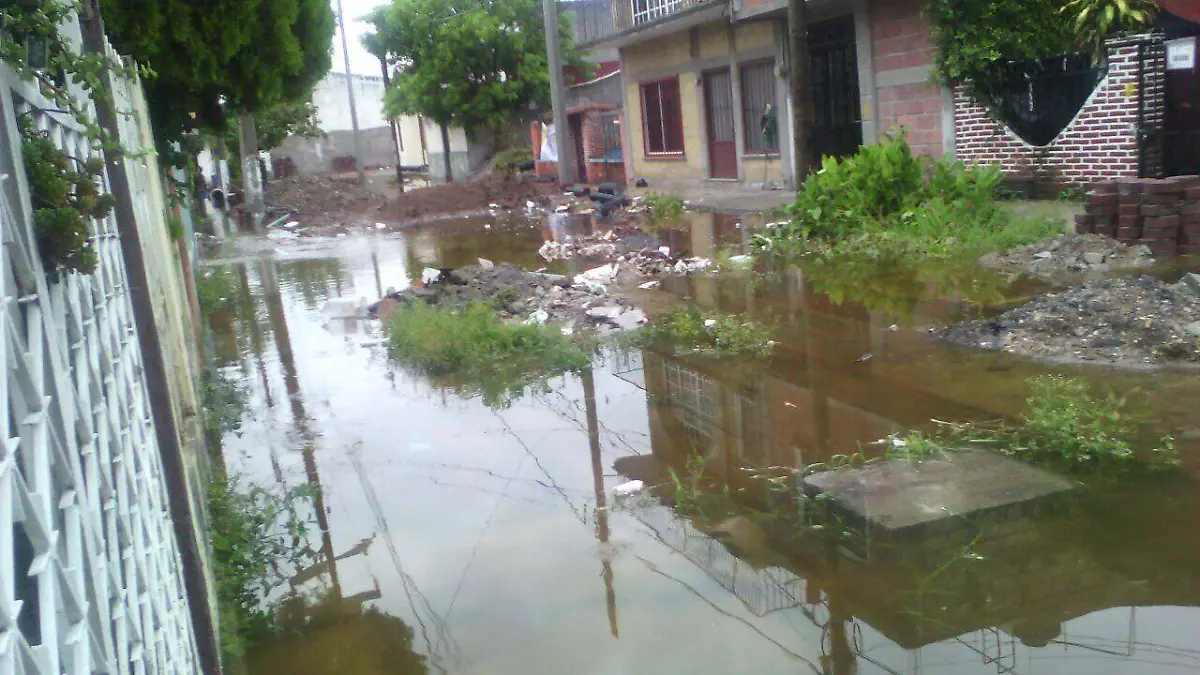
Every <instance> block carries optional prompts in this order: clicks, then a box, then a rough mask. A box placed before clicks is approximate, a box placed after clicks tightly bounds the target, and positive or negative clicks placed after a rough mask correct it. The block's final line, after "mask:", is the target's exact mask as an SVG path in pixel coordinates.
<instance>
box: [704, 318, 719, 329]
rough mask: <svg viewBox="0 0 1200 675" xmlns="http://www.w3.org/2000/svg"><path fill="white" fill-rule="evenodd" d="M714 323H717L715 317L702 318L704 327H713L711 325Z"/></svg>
mask: <svg viewBox="0 0 1200 675" xmlns="http://www.w3.org/2000/svg"><path fill="white" fill-rule="evenodd" d="M715 325H717V320H716V319H705V320H704V327H705V328H712V327H713V326H715Z"/></svg>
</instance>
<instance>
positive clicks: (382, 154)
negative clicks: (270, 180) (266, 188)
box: [271, 126, 396, 175]
mask: <svg viewBox="0 0 1200 675" xmlns="http://www.w3.org/2000/svg"><path fill="white" fill-rule="evenodd" d="M359 133H360V134H361V136H362V149H363V165H364V166H366V167H383V166H395V165H396V141H395V140H393V138H392V129H391V127H386V126H384V127H377V128H375V129H363V130H361V131H360V132H359ZM344 158H349V159H348V161H349V168H350V169H351V170H353V168H354V132H353V131H331V132H329V133H327V134H326V135H325V136H323V137H321V138H304V137H302V136H289V137H288V138H287V139H285V140H284V141H283V144H282V145H280V146H279V147H278V148H275V149H274V150H272V151H271V162H272V164H274V165H277V166H286V165H288V163H289V162H290V165H291V166H293V167H294V169H295V172H296V173H299V174H301V175H311V174H319V173H327V172H330V171H338V170H341V168H340V167H341V166H343V165H344V162H346V161H347V160H346V159H344ZM339 160H340V161H341V162H342V164H339Z"/></svg>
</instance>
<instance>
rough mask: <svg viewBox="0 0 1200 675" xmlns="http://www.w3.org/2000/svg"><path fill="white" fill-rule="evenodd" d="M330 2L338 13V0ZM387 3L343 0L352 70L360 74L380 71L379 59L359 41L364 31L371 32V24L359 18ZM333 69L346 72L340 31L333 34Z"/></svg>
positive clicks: (381, 1)
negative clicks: (348, 27) (348, 30)
mask: <svg viewBox="0 0 1200 675" xmlns="http://www.w3.org/2000/svg"><path fill="white" fill-rule="evenodd" d="M329 3H330V5H331V6H332V7H333V11H334V12H335V13H336V12H337V0H329ZM385 4H388V0H342V10H343V11H345V13H346V23H347V24H348V25H349V26H350V32H349V33H348V34H347V36H346V37H347V40H348V41H349V43H350V70H352V71H353V72H355V73H358V74H360V75H379V74H380V73H379V59H377V58H375V57H374V56H371V55H370V54H368V53H367V51H366V50H365V49H363V48H362V44H361V43H360V42H359V37H361V36H362V34H363V33H367V32H370V24H367V23H363V22H361V21H359V20H358V19H360V18H362V17H363V16H364V15H366V14H367V13H368V12H370V11H371V10H372V9H374V8H376V7H378V6H379V5H385ZM333 70H334V71H336V72H339V73H344V72H346V61H345V57H344V56H342V34H341V32H340V31H339V32H338V33H337V34H335V35H334V36H333Z"/></svg>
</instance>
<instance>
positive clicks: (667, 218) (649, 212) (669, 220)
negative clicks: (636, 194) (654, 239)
mask: <svg viewBox="0 0 1200 675" xmlns="http://www.w3.org/2000/svg"><path fill="white" fill-rule="evenodd" d="M642 203H643V204H645V205H646V226H647V227H646V229H647V231H649V232H651V233H656V232H659V231H661V230H662V228H663V227H666V226H670V225H677V224H679V221H680V220H682V219H683V211H684V207H683V199H681V198H679V197H676V196H675V195H664V194H658V193H657V192H649V193H647V194H646V196H644V197H642Z"/></svg>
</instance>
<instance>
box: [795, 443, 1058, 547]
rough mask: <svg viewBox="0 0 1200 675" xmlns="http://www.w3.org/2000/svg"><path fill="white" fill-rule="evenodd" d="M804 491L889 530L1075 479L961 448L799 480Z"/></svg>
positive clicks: (1052, 491) (1003, 502)
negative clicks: (936, 455) (922, 458)
mask: <svg viewBox="0 0 1200 675" xmlns="http://www.w3.org/2000/svg"><path fill="white" fill-rule="evenodd" d="M804 487H805V489H806V490H807V491H808V492H809V493H810V494H813V493H816V494H822V493H824V494H828V495H830V497H831V499H832V500H833V502H834V504H835V505H836V506H837V507H839V508H841V509H843V510H845V511H848V512H849V513H851V514H853V515H856V516H858V517H861V518H862V519H864V520H865V521H867V523H868V524H870V525H871V526H872V527H877V528H882V529H883V530H885V531H888V532H891V533H896V534H898V533H900V532H902V531H907V530H915V529H921V528H925V527H928V526H931V525H934V524H936V523H939V522H941V521H948V520H951V519H957V518H959V517H962V516H972V515H978V514H982V513H984V512H988V511H993V510H997V509H1004V508H1006V507H1015V506H1018V505H1023V504H1027V503H1030V502H1033V501H1036V500H1040V499H1043V498H1045V497H1049V496H1051V495H1056V494H1060V493H1065V492H1069V491H1071V490H1073V489H1075V487H1076V484H1075V483H1073V482H1071V481H1069V480H1067V479H1065V478H1063V477H1061V476H1058V475H1055V474H1053V473H1050V472H1049V471H1045V470H1043V469H1039V468H1037V467H1033V466H1029V465H1027V464H1023V463H1021V462H1018V461H1016V460H1012V459H1008V458H1007V457H1002V456H1000V455H997V454H994V453H990V452H963V453H959V454H954V455H949V456H947V457H946V458H944V459H943V458H939V459H927V460H925V461H922V462H909V461H906V460H896V459H894V460H887V461H883V462H878V463H875V464H872V465H870V466H867V467H865V468H861V469H839V470H836V471H825V472H822V473H817V474H813V475H811V476H808V477H807V478H805V479H804Z"/></svg>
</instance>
